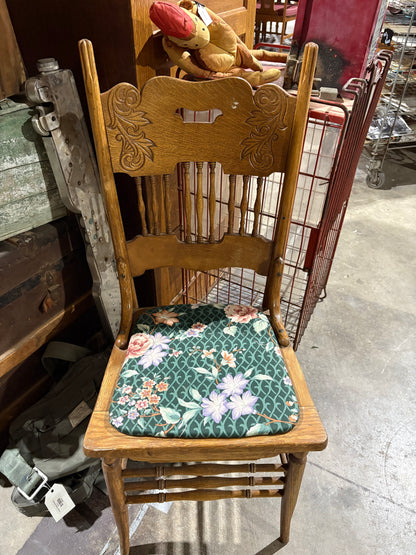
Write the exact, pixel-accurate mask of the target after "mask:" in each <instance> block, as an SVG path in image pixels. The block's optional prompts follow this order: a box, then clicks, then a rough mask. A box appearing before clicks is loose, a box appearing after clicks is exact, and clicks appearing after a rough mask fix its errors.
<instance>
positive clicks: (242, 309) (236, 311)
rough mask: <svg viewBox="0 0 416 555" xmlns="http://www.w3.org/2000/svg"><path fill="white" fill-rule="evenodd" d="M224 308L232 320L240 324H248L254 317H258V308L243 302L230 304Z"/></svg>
mask: <svg viewBox="0 0 416 555" xmlns="http://www.w3.org/2000/svg"><path fill="white" fill-rule="evenodd" d="M224 310H225V314H226V315H227V317H228V318H230V319H231V322H237V323H238V324H247V323H248V322H250V320H254V318H257V312H258V310H257V308H254V307H252V306H245V305H241V304H229V305H228V306H226V307H225V309H224Z"/></svg>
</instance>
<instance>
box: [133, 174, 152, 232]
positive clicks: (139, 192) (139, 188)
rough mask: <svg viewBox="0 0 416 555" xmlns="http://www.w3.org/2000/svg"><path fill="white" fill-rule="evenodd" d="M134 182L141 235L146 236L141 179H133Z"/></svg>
mask: <svg viewBox="0 0 416 555" xmlns="http://www.w3.org/2000/svg"><path fill="white" fill-rule="evenodd" d="M134 181H135V183H136V190H137V204H138V207H139V214H140V221H141V224H142V235H144V236H146V235H148V233H149V232H148V230H147V223H146V207H145V204H144V200H143V190H142V178H141V177H135V178H134Z"/></svg>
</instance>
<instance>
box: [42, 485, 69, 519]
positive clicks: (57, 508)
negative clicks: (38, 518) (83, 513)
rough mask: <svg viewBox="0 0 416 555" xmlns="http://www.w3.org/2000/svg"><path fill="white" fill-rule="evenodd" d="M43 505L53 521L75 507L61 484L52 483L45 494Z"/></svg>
mask: <svg viewBox="0 0 416 555" xmlns="http://www.w3.org/2000/svg"><path fill="white" fill-rule="evenodd" d="M45 505H46V508H47V509H48V511H49V512H50V513H51V515H52V517H53V519H54V520H55V522H58V521H59V520H61V518H62V517H64V516H65V515H66V514H68V513H69V511H72V509H73V508H74V507H75V503H74V502H73V501H72V499H71V498H70V497H69V494H68V492H67V491H66V489H65V488H64V486H63V485H62V484H54V485H53V486H52V487H51V489H50V490H49V491H48V493H47V494H46V496H45Z"/></svg>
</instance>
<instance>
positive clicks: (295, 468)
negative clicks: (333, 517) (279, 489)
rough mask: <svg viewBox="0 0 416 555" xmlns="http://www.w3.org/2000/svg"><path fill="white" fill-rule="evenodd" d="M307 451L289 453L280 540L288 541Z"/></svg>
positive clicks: (281, 514)
mask: <svg viewBox="0 0 416 555" xmlns="http://www.w3.org/2000/svg"><path fill="white" fill-rule="evenodd" d="M306 457H307V453H291V454H290V455H289V461H288V464H289V468H288V471H287V474H286V481H285V487H284V493H283V497H282V507H281V513H280V538H279V539H280V541H281V542H282V543H287V542H288V541H289V533H290V521H291V519H292V515H293V511H294V510H295V506H296V501H297V499H298V494H299V489H300V484H301V483H302V476H303V471H304V470H305V464H306Z"/></svg>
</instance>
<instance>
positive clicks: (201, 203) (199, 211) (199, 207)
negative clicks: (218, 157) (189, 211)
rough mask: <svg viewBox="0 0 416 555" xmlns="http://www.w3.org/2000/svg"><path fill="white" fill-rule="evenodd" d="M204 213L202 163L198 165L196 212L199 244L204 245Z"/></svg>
mask: <svg viewBox="0 0 416 555" xmlns="http://www.w3.org/2000/svg"><path fill="white" fill-rule="evenodd" d="M203 211H204V200H203V197H202V162H197V163H196V197H195V212H196V218H197V242H198V243H202V215H203Z"/></svg>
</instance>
